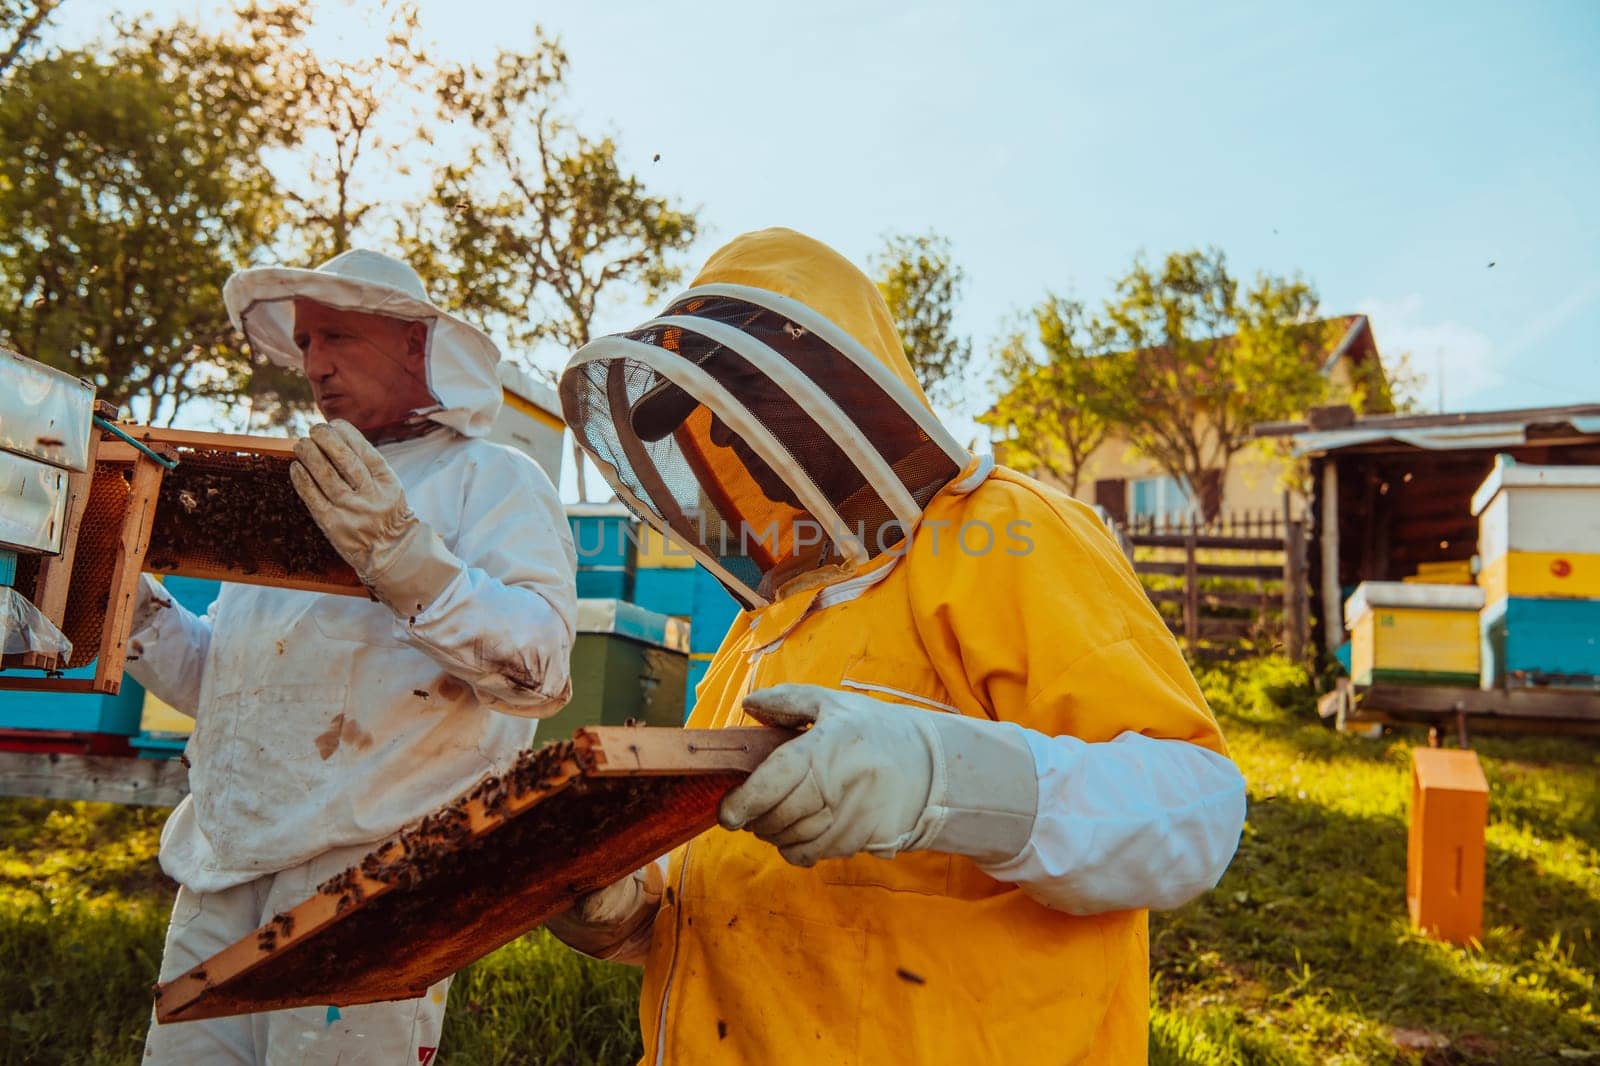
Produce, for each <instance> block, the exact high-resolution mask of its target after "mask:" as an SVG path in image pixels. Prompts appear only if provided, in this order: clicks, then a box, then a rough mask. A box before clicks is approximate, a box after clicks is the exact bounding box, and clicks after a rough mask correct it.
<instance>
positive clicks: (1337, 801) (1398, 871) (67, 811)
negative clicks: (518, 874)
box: [0, 659, 1600, 1066]
mask: <svg viewBox="0 0 1600 1066" xmlns="http://www.w3.org/2000/svg"><path fill="white" fill-rule="evenodd" d="M1202 680H1203V683H1204V684H1205V686H1206V690H1207V695H1208V696H1209V697H1210V699H1211V701H1212V705H1213V707H1214V708H1215V709H1216V711H1217V713H1218V716H1219V717H1220V718H1221V720H1222V722H1223V726H1224V729H1225V730H1226V731H1227V734H1228V739H1229V742H1230V744H1231V745H1232V748H1233V753H1234V755H1235V757H1236V758H1237V759H1238V761H1239V763H1240V765H1241V766H1242V767H1243V769H1244V772H1245V775H1246V776H1247V777H1248V778H1249V780H1250V797H1251V811H1250V821H1249V824H1248V825H1247V827H1246V829H1245V835H1244V839H1243V841H1242V842H1241V844H1240V849H1239V855H1238V857H1237V859H1235V861H1234V864H1233V867H1232V869H1231V870H1230V871H1229V873H1228V875H1227V877H1226V878H1225V879H1224V880H1223V883H1222V885H1221V886H1220V887H1219V888H1218V889H1217V890H1216V891H1215V892H1214V893H1212V894H1211V895H1209V896H1207V897H1206V898H1204V899H1201V900H1198V901H1196V902H1195V903H1192V904H1190V905H1189V906H1187V907H1184V908H1182V909H1181V910H1179V911H1176V912H1173V913H1171V914H1166V915H1158V916H1155V917H1154V918H1153V920H1152V923H1151V955H1152V960H1151V961H1152V970H1153V974H1154V978H1155V991H1154V997H1153V999H1154V1002H1153V1011H1152V1019H1151V1021H1152V1032H1151V1059H1152V1062H1154V1063H1158V1064H1166V1063H1184V1064H1195V1066H1209V1064H1213V1063H1217V1064H1221V1063H1235V1062H1240V1063H1263V1064H1278V1063H1307V1064H1311V1063H1316V1064H1321V1063H1372V1062H1396V1063H1427V1064H1430V1066H1432V1064H1442V1063H1472V1062H1485V1063H1489V1062H1495V1063H1503V1062H1514V1063H1515V1062H1539V1061H1545V1060H1548V1061H1553V1062H1569V1061H1583V1060H1585V1059H1591V1058H1592V1059H1594V1060H1595V1061H1597V1062H1600V1018H1597V1012H1600V991H1597V988H1596V980H1595V978H1596V972H1597V970H1600V945H1597V944H1596V942H1595V930H1596V929H1600V744H1596V743H1594V742H1588V741H1576V740H1568V739H1550V738H1528V739H1517V740H1511V739H1505V740H1496V739H1490V738H1487V737H1485V738H1481V739H1479V740H1476V741H1475V743H1474V746H1475V747H1476V749H1477V750H1478V752H1479V754H1480V756H1481V757H1482V758H1483V762H1484V766H1485V770H1486V772H1487V774H1488V777H1489V781H1490V786H1491V790H1492V793H1491V801H1490V825H1489V835H1488V846H1489V869H1488V887H1487V895H1488V903H1487V912H1486V915H1485V934H1484V937H1483V943H1482V945H1481V947H1476V948H1470V949H1460V948H1455V947H1451V946H1448V945H1444V944H1437V943H1434V942H1432V941H1429V940H1426V939H1424V938H1421V937H1418V936H1416V935H1414V934H1412V933H1411V932H1410V931H1409V930H1408V929H1407V927H1406V921H1405V901H1404V887H1403V886H1404V873H1405V824H1406V823H1405V817H1406V803H1407V797H1408V788H1409V784H1408V781H1409V779H1408V772H1409V771H1408V751H1409V748H1410V746H1411V745H1412V744H1414V743H1418V742H1419V741H1420V737H1419V736H1418V735H1417V734H1414V733H1413V734H1403V735H1393V736H1388V737H1385V738H1383V739H1380V740H1366V739H1362V738H1358V737H1353V736H1338V735H1335V734H1333V733H1330V732H1328V731H1327V730H1325V729H1323V728H1322V726H1321V725H1319V724H1318V723H1317V722H1316V721H1315V718H1314V715H1313V713H1312V711H1311V700H1310V689H1309V687H1308V686H1307V684H1306V681H1305V678H1304V676H1303V675H1302V674H1301V673H1300V671H1298V670H1297V669H1295V668H1293V667H1291V666H1289V665H1287V664H1285V663H1283V662H1281V661H1278V660H1271V659H1269V660H1263V661H1261V662H1256V663H1249V664H1244V665H1240V666H1237V667H1231V668H1225V669H1219V670H1215V671H1208V672H1205V673H1204V674H1203V675H1202ZM163 817H164V812H161V811H154V810H147V809H141V808H121V807H113V806H109V805H102V804H70V803H46V802H41V801H28V800H0V959H3V960H4V965H3V966H0V1029H3V1031H0V1064H11V1063H29V1064H34V1063H38V1064H53V1063H72V1064H80V1063H129V1064H131V1063H135V1062H137V1061H138V1058H139V1047H140V1042H141V1039H142V1035H143V1029H144V1024H145V1017H146V1012H147V1011H148V1004H149V986H150V983H151V981H152V980H153V978H154V975H155V969H156V963H157V959H158V956H159V952H160V945H161V934H162V929H163V926H164V923H165V919H166V909H167V907H168V906H169V905H170V901H171V886H170V885H169V884H168V883H167V882H166V881H165V880H164V878H163V877H162V876H161V874H160V871H159V869H158V868H157V867H156V864H155V849H156V841H157V837H158V835H159V832H160V826H161V820H162V818H163ZM637 987H638V981H637V976H636V974H635V973H634V972H633V971H629V970H626V969H621V968H617V967H612V966H607V965H604V964H599V963H590V962H588V961H586V960H582V959H579V958H577V957H575V956H573V955H572V954H571V953H570V952H567V951H565V950H564V949H562V948H561V947H560V946H559V945H557V944H554V943H553V942H551V941H549V940H548V939H547V938H546V937H545V936H544V935H543V934H535V935H533V936H530V937H526V938H524V939H523V940H521V941H518V942H517V943H515V944H512V945H509V946H508V947H506V948H503V949H502V950H500V951H498V952H496V953H494V954H493V955H491V956H489V957H488V958H486V959H484V960H483V961H481V962H480V963H478V964H477V965H475V966H473V967H471V968H469V969H468V970H467V971H465V972H464V973H463V974H462V975H461V976H460V977H458V979H457V980H456V982H455V984H454V985H453V987H452V988H451V994H450V1008H451V1012H450V1016H449V1021H448V1022H447V1027H446V1033H445V1039H444V1049H443V1050H444V1061H447V1062H454V1063H458V1064H461V1063H471V1064H477V1063H485V1064H501V1063H503V1064H512V1063H563V1064H565V1063H632V1062H633V1061H634V1058H635V1056H636V1055H637V1054H638V1034H637V1026H636V1025H635V1022H634V999H635V997H636V995H637Z"/></svg>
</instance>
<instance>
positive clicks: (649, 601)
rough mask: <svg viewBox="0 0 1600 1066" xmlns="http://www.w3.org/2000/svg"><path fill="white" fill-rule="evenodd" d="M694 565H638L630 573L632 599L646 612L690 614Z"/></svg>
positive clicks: (692, 611)
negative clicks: (631, 575)
mask: <svg viewBox="0 0 1600 1066" xmlns="http://www.w3.org/2000/svg"><path fill="white" fill-rule="evenodd" d="M696 570H698V567H692V566H677V567H640V568H639V569H637V570H635V571H634V573H633V602H634V603H637V604H638V605H639V606H640V607H643V608H645V609H646V610H648V611H656V612H658V613H660V614H675V615H678V616H679V617H682V618H690V617H692V616H693V615H694V589H695V572H696Z"/></svg>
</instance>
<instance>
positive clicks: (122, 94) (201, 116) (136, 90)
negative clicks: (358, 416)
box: [0, 24, 275, 419]
mask: <svg viewBox="0 0 1600 1066" xmlns="http://www.w3.org/2000/svg"><path fill="white" fill-rule="evenodd" d="M262 59H263V54H262V51H261V49H260V48H259V47H257V46H255V45H253V44H251V43H248V42H247V43H243V44H232V43H228V42H225V41H221V40H218V39H215V38H212V37H209V36H207V35H205V34H202V33H201V32H200V31H198V30H196V29H194V28H193V27H191V26H187V25H184V24H179V25H176V26H173V27H171V28H167V29H159V30H158V29H148V28H142V27H137V26H135V27H131V28H126V29H125V30H124V32H123V34H122V37H121V39H120V40H119V42H118V43H117V44H116V45H115V47H113V48H111V49H110V50H109V51H100V50H95V49H84V50H67V51H57V52H53V53H48V54H45V55H43V56H41V57H39V58H34V59H30V60H29V61H27V62H24V63H19V64H18V65H16V66H14V67H12V69H11V70H10V71H9V72H8V73H7V75H6V77H5V81H4V86H3V89H4V91H3V92H0V143H3V144H6V145H7V146H9V147H8V151H7V152H6V153H5V154H4V156H3V157H0V339H3V340H4V341H6V342H7V343H9V344H10V345H12V346H14V347H16V348H17V349H18V350H20V351H21V352H22V353H23V354H24V355H28V356H31V357H33V358H35V359H39V360H40V361H42V362H45V363H49V364H51V365H53V366H57V367H61V368H63V369H66V370H69V371H72V372H73V373H76V374H79V375H81V376H83V377H86V378H88V379H89V380H91V381H93V382H95V383H96V385H97V386H98V387H99V389H100V392H101V396H102V398H104V399H108V400H110V401H112V402H113V403H117V404H127V403H129V402H130V401H134V400H137V401H139V402H140V403H141V404H142V405H143V410H142V411H141V412H140V414H141V415H142V416H144V417H147V418H151V419H154V418H155V417H157V416H158V415H159V414H161V413H166V414H168V415H170V414H171V413H172V412H173V411H175V410H176V408H177V407H178V406H179V405H181V404H182V403H183V402H185V401H186V400H188V399H190V398H192V397H196V396H219V397H226V396H232V395H235V394H237V392H238V391H239V389H240V388H241V386H242V384H243V381H244V379H245V378H246V377H247V375H248V369H249V368H248V362H247V361H246V359H245V358H244V356H243V354H242V352H241V351H240V349H239V347H238V345H237V342H236V338H235V337H234V334H233V331H232V329H231V328H230V326H229V324H228V320H227V315H226V313H225V312H224V310H223V307H222V299H221V289H222V283H223V282H224V281H225V280H226V278H227V276H228V274H229V273H231V272H232V271H233V270H234V269H236V268H237V267H239V266H242V265H244V264H246V263H247V262H248V261H249V260H250V257H251V256H252V255H253V254H254V253H255V251H256V250H257V249H258V248H259V247H260V246H261V245H262V244H263V243H264V242H265V241H266V240H267V239H268V238H269V236H270V234H271V233H272V231H273V227H274V225H275V216H274V214H273V207H274V202H275V198H274V196H273V193H272V183H271V180H270V178H269V177H268V175H267V174H266V172H265V171H264V170H263V169H262V168H261V167H260V166H259V165H258V164H257V163H256V162H255V153H256V151H257V149H258V147H259V146H260V145H262V144H264V143H272V142H273V140H274V134H273V133H272V130H271V129H270V128H269V126H268V125H265V124H263V121H262V111H261V108H260V105H261V101H262V98H263V93H264V92H265V91H266V88H267V86H266V85H265V84H264V83H263V82H262V81H261V79H260V77H259V74H260V71H261V62H262Z"/></svg>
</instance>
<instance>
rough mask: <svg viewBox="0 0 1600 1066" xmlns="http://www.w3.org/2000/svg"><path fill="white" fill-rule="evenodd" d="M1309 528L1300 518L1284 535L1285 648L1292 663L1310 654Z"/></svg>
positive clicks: (1287, 525) (1291, 523) (1288, 525)
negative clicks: (1307, 543)
mask: <svg viewBox="0 0 1600 1066" xmlns="http://www.w3.org/2000/svg"><path fill="white" fill-rule="evenodd" d="M1306 581H1307V574H1306V536H1305V527H1304V524H1303V523H1301V522H1300V521H1299V520H1298V519H1290V520H1289V521H1287V522H1286V523H1285V524H1284V535H1283V647H1284V651H1285V652H1287V653H1288V656H1289V659H1290V661H1292V662H1300V661H1301V660H1303V659H1304V658H1305V654H1306V642H1305V639H1306V614H1307V610H1306V607H1307V599H1308V595H1309V592H1310V590H1309V589H1308V588H1307V587H1306Z"/></svg>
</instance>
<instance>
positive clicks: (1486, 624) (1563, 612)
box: [1480, 596, 1600, 690]
mask: <svg viewBox="0 0 1600 1066" xmlns="http://www.w3.org/2000/svg"><path fill="white" fill-rule="evenodd" d="M1480 632H1481V633H1482V636H1483V687H1484V688H1501V687H1505V686H1512V687H1516V686H1525V685H1555V686H1557V687H1561V688H1583V689H1597V690H1600V600H1557V599H1548V600H1547V599H1533V598H1527V597H1518V596H1511V597H1508V598H1507V599H1504V600H1501V601H1500V602H1499V603H1495V604H1492V605H1490V606H1489V607H1487V608H1485V609H1484V611H1483V614H1482V615H1481V616H1480Z"/></svg>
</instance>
